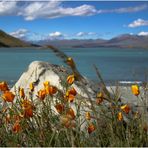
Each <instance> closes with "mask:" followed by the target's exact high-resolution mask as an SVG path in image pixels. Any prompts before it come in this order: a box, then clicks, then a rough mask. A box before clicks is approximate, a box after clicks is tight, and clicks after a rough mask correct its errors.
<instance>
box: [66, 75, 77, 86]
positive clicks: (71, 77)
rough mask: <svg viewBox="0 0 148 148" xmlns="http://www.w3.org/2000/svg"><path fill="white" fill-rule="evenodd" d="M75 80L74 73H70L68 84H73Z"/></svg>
mask: <svg viewBox="0 0 148 148" xmlns="http://www.w3.org/2000/svg"><path fill="white" fill-rule="evenodd" d="M74 80H75V76H74V74H72V75H69V76H68V77H67V83H68V84H72V83H73V82H74Z"/></svg>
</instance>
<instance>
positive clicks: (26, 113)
mask: <svg viewBox="0 0 148 148" xmlns="http://www.w3.org/2000/svg"><path fill="white" fill-rule="evenodd" d="M24 117H26V118H30V117H33V109H32V108H28V109H25V110H24Z"/></svg>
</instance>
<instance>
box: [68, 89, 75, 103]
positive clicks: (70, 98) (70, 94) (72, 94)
mask: <svg viewBox="0 0 148 148" xmlns="http://www.w3.org/2000/svg"><path fill="white" fill-rule="evenodd" d="M76 94H77V92H76V90H75V89H74V87H72V88H71V89H70V90H68V91H67V92H66V99H68V101H70V102H73V101H74V98H75V96H76Z"/></svg>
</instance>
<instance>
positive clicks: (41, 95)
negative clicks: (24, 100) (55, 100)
mask: <svg viewBox="0 0 148 148" xmlns="http://www.w3.org/2000/svg"><path fill="white" fill-rule="evenodd" d="M45 97H46V90H45V89H41V90H39V91H38V98H39V99H40V100H44V99H45Z"/></svg>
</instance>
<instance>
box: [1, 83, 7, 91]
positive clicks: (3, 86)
mask: <svg viewBox="0 0 148 148" xmlns="http://www.w3.org/2000/svg"><path fill="white" fill-rule="evenodd" d="M0 90H1V91H8V90H9V88H8V85H7V83H6V82H1V83H0Z"/></svg>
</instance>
